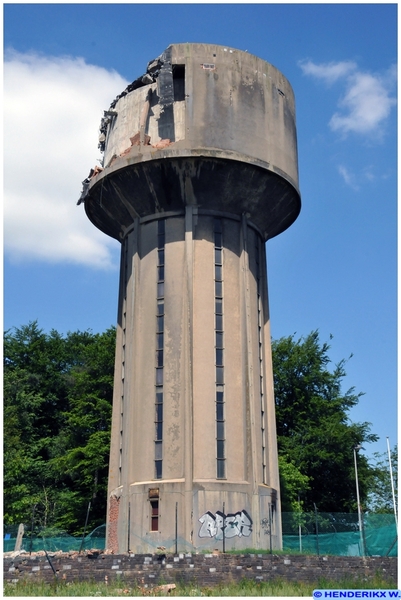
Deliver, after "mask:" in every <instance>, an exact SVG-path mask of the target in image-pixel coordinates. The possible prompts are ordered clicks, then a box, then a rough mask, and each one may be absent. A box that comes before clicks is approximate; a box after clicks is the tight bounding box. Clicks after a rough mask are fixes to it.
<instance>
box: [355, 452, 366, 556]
mask: <svg viewBox="0 0 401 600" xmlns="http://www.w3.org/2000/svg"><path fill="white" fill-rule="evenodd" d="M360 448H361V446H355V448H354V463H355V485H356V501H357V504H358V524H359V537H360V540H361V550H362V556H365V544H364V542H363V531H362V513H361V502H360V499H359V483H358V466H357V461H356V451H357V450H360Z"/></svg>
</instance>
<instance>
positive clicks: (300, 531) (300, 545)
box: [298, 494, 302, 552]
mask: <svg viewBox="0 0 401 600" xmlns="http://www.w3.org/2000/svg"><path fill="white" fill-rule="evenodd" d="M300 507H301V501H300V498H299V494H298V509H299V508H300ZM298 537H299V551H300V552H302V525H301V517H300V518H299V523H298Z"/></svg>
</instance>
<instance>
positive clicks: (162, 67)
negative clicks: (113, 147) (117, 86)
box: [98, 46, 174, 152]
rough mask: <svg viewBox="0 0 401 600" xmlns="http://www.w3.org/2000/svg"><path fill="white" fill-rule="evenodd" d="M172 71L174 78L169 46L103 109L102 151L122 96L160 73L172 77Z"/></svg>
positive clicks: (100, 143) (100, 144)
mask: <svg viewBox="0 0 401 600" xmlns="http://www.w3.org/2000/svg"><path fill="white" fill-rule="evenodd" d="M170 71H171V79H172V65H171V46H168V47H167V48H166V50H165V51H164V52H163V53H162V54H161V55H160V56H158V57H157V58H154V59H153V60H151V61H149V62H148V64H147V67H146V73H144V74H143V75H140V76H139V77H137V78H136V79H135V80H134V81H133V82H132V83H130V84H129V85H127V87H126V88H125V90H123V91H122V92H121V94H118V96H116V97H115V98H114V100H113V101H112V102H111V104H110V107H109V109H108V110H105V111H103V117H102V119H101V121H100V127H99V134H100V135H99V146H98V147H99V150H100V151H101V152H104V148H105V142H106V134H107V127H108V125H109V123H111V121H112V120H113V118H115V117H116V116H117V114H118V113H117V111H115V110H114V108H115V106H116V104H117V102H118V101H119V100H120V98H123V97H124V96H126V95H127V94H129V93H130V92H133V91H134V90H137V89H138V88H140V87H144V86H145V85H150V84H151V83H155V82H156V80H157V79H158V77H159V75H160V73H162V75H166V74H167V77H168V79H170ZM162 91H163V90H162ZM159 95H160V89H159ZM172 101H174V98H173V99H172ZM166 103H167V104H170V103H171V98H170V95H169V97H168V98H167V97H166V98H165V99H164V101H163V102H162V104H166Z"/></svg>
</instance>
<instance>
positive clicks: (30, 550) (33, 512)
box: [29, 504, 36, 554]
mask: <svg viewBox="0 0 401 600" xmlns="http://www.w3.org/2000/svg"><path fill="white" fill-rule="evenodd" d="M35 508H36V504H34V505H33V508H32V520H31V540H30V543H29V554H31V553H32V543H33V517H34V514H35Z"/></svg>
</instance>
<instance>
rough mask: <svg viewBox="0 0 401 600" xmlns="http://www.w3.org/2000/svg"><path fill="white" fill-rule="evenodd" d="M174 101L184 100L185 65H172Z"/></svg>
mask: <svg viewBox="0 0 401 600" xmlns="http://www.w3.org/2000/svg"><path fill="white" fill-rule="evenodd" d="M173 88H174V102H181V101H182V100H185V65H173Z"/></svg>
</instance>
